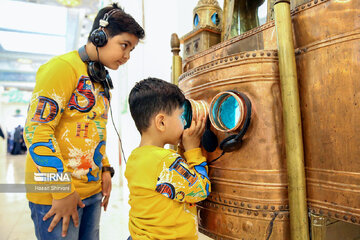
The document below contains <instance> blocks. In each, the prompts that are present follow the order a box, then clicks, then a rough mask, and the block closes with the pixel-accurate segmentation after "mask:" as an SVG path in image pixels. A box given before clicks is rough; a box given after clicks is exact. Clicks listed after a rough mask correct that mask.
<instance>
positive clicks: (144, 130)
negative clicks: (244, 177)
mask: <svg viewBox="0 0 360 240" xmlns="http://www.w3.org/2000/svg"><path fill="white" fill-rule="evenodd" d="M184 102H185V97H184V95H183V93H182V92H181V90H180V89H179V88H178V87H177V86H176V85H174V84H171V83H168V82H166V81H163V80H160V79H155V78H148V79H145V80H142V81H140V82H139V83H137V84H136V85H135V86H134V88H133V89H132V90H131V92H130V96H129V105H130V112H131V116H132V117H133V119H134V121H135V125H136V127H137V129H138V130H139V132H140V134H141V142H140V145H139V147H138V148H136V149H135V150H133V151H132V153H131V155H130V157H129V159H128V162H127V165H126V171H125V176H126V178H127V180H128V186H129V190H130V196H129V204H130V206H131V210H130V213H129V218H130V221H129V230H130V234H131V237H132V239H134V240H137V239H161V240H165V239H197V238H198V237H197V233H198V231H197V214H196V206H195V203H196V202H199V201H202V200H204V199H206V198H207V196H208V195H209V193H210V181H209V178H208V175H207V164H206V159H205V157H204V156H203V155H202V153H201V149H200V147H199V146H200V137H201V135H202V132H203V130H204V127H205V121H204V117H203V118H202V119H201V120H199V121H197V122H195V121H193V122H192V124H191V126H190V128H188V129H186V130H184V119H183V118H182V114H183V111H184V109H183V104H184ZM180 142H181V143H182V145H183V147H184V150H185V152H184V157H182V156H181V155H179V154H177V153H176V152H175V151H173V150H170V149H165V148H164V145H165V144H172V145H178V144H179V143H180Z"/></svg>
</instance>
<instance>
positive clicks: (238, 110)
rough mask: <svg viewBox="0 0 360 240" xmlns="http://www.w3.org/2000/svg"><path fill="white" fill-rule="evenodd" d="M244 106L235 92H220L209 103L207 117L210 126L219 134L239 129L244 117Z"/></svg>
mask: <svg viewBox="0 0 360 240" xmlns="http://www.w3.org/2000/svg"><path fill="white" fill-rule="evenodd" d="M245 111H246V105H245V102H244V100H243V99H242V98H241V96H240V95H239V94H238V93H237V92H236V91H225V92H220V93H218V94H217V95H215V97H214V98H213V100H212V101H211V104H210V109H209V112H210V113H209V117H210V121H211V124H212V125H213V126H214V127H215V128H216V129H217V130H218V131H221V132H232V131H235V130H236V129H237V128H239V127H240V126H241V125H242V124H243V122H244V120H245V117H246V112H245Z"/></svg>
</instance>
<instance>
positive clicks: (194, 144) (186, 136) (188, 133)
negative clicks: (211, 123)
mask: <svg viewBox="0 0 360 240" xmlns="http://www.w3.org/2000/svg"><path fill="white" fill-rule="evenodd" d="M204 129H205V117H201V118H199V119H198V120H197V121H194V120H193V121H192V122H191V125H190V128H188V129H185V130H184V132H183V135H182V139H181V140H182V141H181V142H182V145H183V146H184V149H185V151H189V150H191V149H194V148H198V147H199V146H200V139H201V136H202V134H203V132H204Z"/></svg>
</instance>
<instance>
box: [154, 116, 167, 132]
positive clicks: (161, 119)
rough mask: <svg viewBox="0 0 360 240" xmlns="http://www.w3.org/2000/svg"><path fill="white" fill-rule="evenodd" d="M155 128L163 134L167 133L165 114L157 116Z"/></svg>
mask: <svg viewBox="0 0 360 240" xmlns="http://www.w3.org/2000/svg"><path fill="white" fill-rule="evenodd" d="M155 126H156V128H157V129H158V130H159V131H161V132H163V131H165V114H163V113H158V114H156V116H155Z"/></svg>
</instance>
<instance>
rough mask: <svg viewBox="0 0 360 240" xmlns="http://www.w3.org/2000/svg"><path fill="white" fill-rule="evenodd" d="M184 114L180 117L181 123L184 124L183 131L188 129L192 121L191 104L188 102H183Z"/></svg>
mask: <svg viewBox="0 0 360 240" xmlns="http://www.w3.org/2000/svg"><path fill="white" fill-rule="evenodd" d="M183 109H184V112H183V114H182V116H181V118H182V120H183V122H184V129H186V128H189V127H190V125H191V121H192V109H191V104H190V102H189V100H187V99H186V100H185V103H184V105H183Z"/></svg>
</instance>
